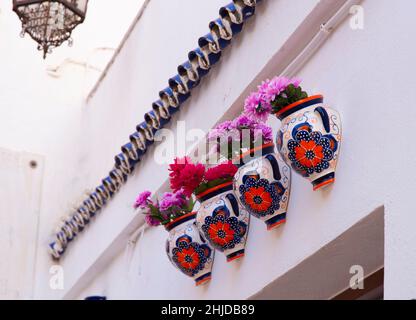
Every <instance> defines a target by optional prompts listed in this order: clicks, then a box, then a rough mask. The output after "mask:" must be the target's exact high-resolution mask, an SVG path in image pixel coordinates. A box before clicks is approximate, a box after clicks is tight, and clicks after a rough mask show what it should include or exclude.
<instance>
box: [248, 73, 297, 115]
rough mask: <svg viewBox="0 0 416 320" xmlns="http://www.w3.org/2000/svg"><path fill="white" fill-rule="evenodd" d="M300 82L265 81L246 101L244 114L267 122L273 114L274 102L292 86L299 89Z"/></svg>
mask: <svg viewBox="0 0 416 320" xmlns="http://www.w3.org/2000/svg"><path fill="white" fill-rule="evenodd" d="M300 82H301V80H300V79H289V78H286V77H274V78H273V79H272V80H266V81H263V82H262V83H261V85H259V86H258V87H257V89H258V90H257V91H255V92H252V93H251V94H250V95H249V96H248V97H247V99H246V100H245V103H244V114H245V115H247V117H249V118H250V119H253V120H255V121H259V122H266V121H267V119H268V117H269V115H270V113H271V112H272V102H273V101H274V100H276V98H277V97H278V96H279V95H280V94H282V93H283V92H284V91H285V90H286V88H287V87H288V86H289V85H290V84H293V85H294V86H295V87H298V86H299V85H300Z"/></svg>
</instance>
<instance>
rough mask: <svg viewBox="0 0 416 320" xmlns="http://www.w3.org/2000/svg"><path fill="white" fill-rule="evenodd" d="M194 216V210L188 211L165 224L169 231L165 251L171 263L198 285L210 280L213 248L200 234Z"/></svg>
mask: <svg viewBox="0 0 416 320" xmlns="http://www.w3.org/2000/svg"><path fill="white" fill-rule="evenodd" d="M195 217H196V212H192V213H188V214H186V215H184V216H181V217H179V218H177V219H176V220H174V221H172V222H170V223H169V224H167V225H166V226H165V228H166V230H167V231H168V232H169V237H168V239H167V241H166V253H167V255H168V258H169V260H170V261H171V262H172V264H173V265H174V266H175V267H176V268H178V269H179V270H180V271H182V272H183V273H184V274H186V275H187V276H189V277H192V278H193V279H194V280H195V283H196V285H197V286H199V285H201V284H204V283H207V282H208V281H209V280H211V269H212V263H213V260H214V250H212V248H211V246H210V245H209V243H208V242H207V241H206V240H205V239H204V237H203V236H202V235H201V234H200V232H199V230H198V228H197V226H196V224H195Z"/></svg>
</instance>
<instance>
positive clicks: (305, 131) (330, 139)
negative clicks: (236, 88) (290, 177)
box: [276, 95, 341, 190]
mask: <svg viewBox="0 0 416 320" xmlns="http://www.w3.org/2000/svg"><path fill="white" fill-rule="evenodd" d="M323 99H324V98H323V96H321V95H316V96H311V97H308V98H305V99H302V100H300V101H297V102H295V103H293V104H290V105H288V106H287V107H285V108H283V109H282V110H280V111H279V112H277V113H276V116H277V117H278V118H279V119H280V120H281V121H282V125H281V128H280V130H279V132H278V133H277V147H278V150H279V152H280V154H281V155H282V157H283V158H284V159H285V160H286V162H287V163H290V164H291V166H292V168H293V169H294V170H295V171H296V172H298V173H300V174H301V175H302V176H304V177H306V178H307V179H308V180H309V181H310V182H311V183H312V185H313V189H314V190H318V189H320V188H322V187H324V186H327V185H330V184H332V183H333V182H334V181H335V169H336V165H337V161H338V153H339V148H340V144H341V122H340V116H339V113H338V112H337V111H335V110H333V109H331V108H328V107H325V106H323Z"/></svg>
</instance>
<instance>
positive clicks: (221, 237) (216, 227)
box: [201, 206, 247, 251]
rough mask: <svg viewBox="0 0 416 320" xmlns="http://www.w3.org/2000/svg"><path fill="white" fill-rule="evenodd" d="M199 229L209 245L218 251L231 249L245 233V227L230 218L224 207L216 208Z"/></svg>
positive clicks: (234, 218) (242, 223)
mask: <svg viewBox="0 0 416 320" xmlns="http://www.w3.org/2000/svg"><path fill="white" fill-rule="evenodd" d="M204 222H205V223H204V224H203V225H202V227H201V229H202V231H203V232H204V234H205V236H206V237H207V238H208V239H210V242H211V244H212V245H213V246H214V247H215V248H216V249H218V250H220V251H224V250H226V249H233V248H234V247H235V246H236V245H237V244H239V243H240V242H241V241H242V239H243V237H244V235H245V234H246V232H247V225H246V224H245V223H244V222H242V221H238V219H237V218H236V217H230V212H229V210H228V208H227V207H226V206H220V207H217V208H216V209H215V210H214V211H213V213H212V216H208V217H206V218H205V221H204Z"/></svg>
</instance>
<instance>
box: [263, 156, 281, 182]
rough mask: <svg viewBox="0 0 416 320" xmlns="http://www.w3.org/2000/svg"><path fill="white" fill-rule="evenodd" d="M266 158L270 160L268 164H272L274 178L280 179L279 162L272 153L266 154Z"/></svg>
mask: <svg viewBox="0 0 416 320" xmlns="http://www.w3.org/2000/svg"><path fill="white" fill-rule="evenodd" d="M266 159H267V160H268V161H269V162H270V165H271V166H272V170H273V178H274V180H276V181H280V179H282V175H281V174H280V168H279V163H277V160H276V158H275V157H274V155H272V154H268V155H267V156H266Z"/></svg>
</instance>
